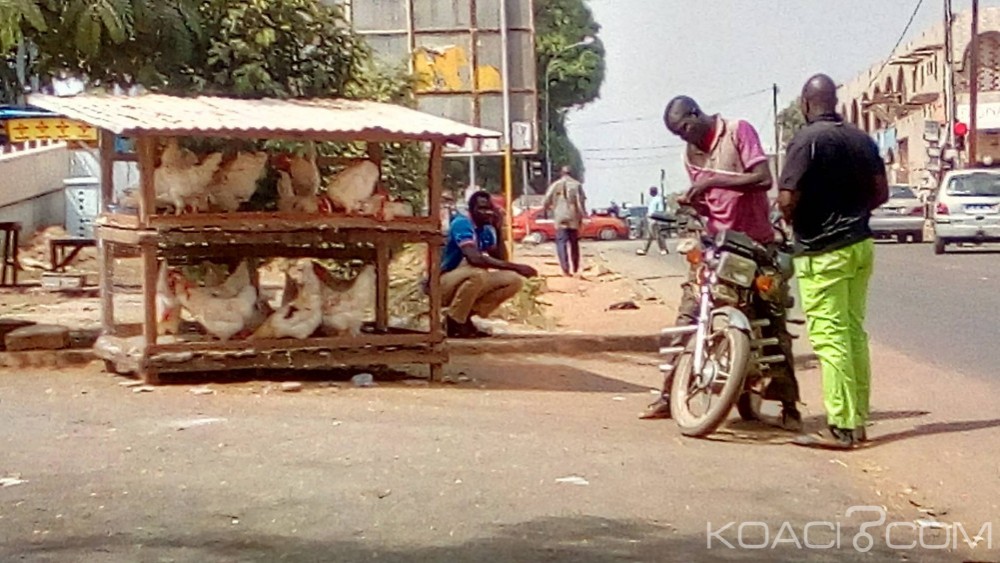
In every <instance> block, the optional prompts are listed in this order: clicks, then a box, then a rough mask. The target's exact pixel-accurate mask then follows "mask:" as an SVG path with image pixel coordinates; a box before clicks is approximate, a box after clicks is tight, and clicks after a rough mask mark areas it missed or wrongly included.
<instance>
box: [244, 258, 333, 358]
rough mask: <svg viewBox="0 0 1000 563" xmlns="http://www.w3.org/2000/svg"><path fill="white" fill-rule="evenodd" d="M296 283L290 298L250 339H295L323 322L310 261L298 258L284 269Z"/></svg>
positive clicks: (305, 334) (310, 332) (319, 298)
mask: <svg viewBox="0 0 1000 563" xmlns="http://www.w3.org/2000/svg"><path fill="white" fill-rule="evenodd" d="M288 275H289V276H290V277H291V278H292V279H293V280H294V281H295V282H296V284H297V285H298V292H297V294H296V296H295V298H294V299H292V300H290V301H288V302H287V303H285V304H284V305H282V306H281V307H279V308H278V310H277V311H275V312H274V313H273V314H272V315H271V316H270V317H268V318H267V320H266V321H264V324H262V325H261V326H260V327H259V328H258V329H257V330H256V331H254V333H253V336H251V337H250V338H251V339H252V340H260V339H265V338H298V339H299V340H303V339H306V338H309V337H310V336H312V334H313V333H314V332H316V329H318V328H319V326H320V324H321V323H322V322H323V303H322V291H321V287H320V281H319V278H318V277H317V276H316V272H315V270H314V269H313V267H312V261H310V260H299V261H298V262H296V263H295V264H294V265H293V266H292V267H291V269H290V271H289V272H288Z"/></svg>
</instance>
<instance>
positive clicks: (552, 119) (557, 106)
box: [535, 0, 605, 174]
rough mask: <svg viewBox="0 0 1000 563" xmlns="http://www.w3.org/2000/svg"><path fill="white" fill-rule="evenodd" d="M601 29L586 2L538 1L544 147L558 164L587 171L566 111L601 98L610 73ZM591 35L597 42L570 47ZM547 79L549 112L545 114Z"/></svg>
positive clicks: (541, 113)
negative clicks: (569, 132)
mask: <svg viewBox="0 0 1000 563" xmlns="http://www.w3.org/2000/svg"><path fill="white" fill-rule="evenodd" d="M600 29H601V27H600V25H598V24H597V22H596V21H594V16H593V14H592V13H591V11H590V8H589V7H588V6H587V4H586V2H585V1H584V0H536V1H535V33H536V37H535V51H536V58H537V61H538V91H539V95H540V100H539V123H540V129H541V139H542V146H543V149H544V147H545V146H546V144H548V145H549V147H550V153H551V156H552V164H553V165H554V166H559V165H563V164H569V165H570V166H573V167H574V168H575V169H576V170H578V171H580V173H581V174H582V173H583V160H582V158H581V157H580V153H579V151H577V149H576V147H574V146H573V143H572V142H571V141H570V140H569V137H568V135H567V133H566V115H567V113H568V111H569V110H570V109H573V108H579V107H582V106H584V105H586V104H588V103H590V102H592V101H594V100H596V99H597V98H598V97H599V96H600V91H601V85H602V84H603V83H604V76H605V63H604V46H603V45H602V44H601V42H600V40H599V39H598V33H599V32H600ZM588 37H591V38H593V42H592V43H591V44H589V45H586V46H578V47H572V48H571V47H570V46H571V45H574V44H576V43H579V42H582V41H584V40H585V39H586V38H588ZM546 71H548V72H546ZM546 74H547V76H546ZM546 81H547V82H548V91H549V98H550V102H549V105H550V106H551V107H550V114H549V115H545V90H546V88H545V87H546ZM547 123H548V124H549V127H548V128H547V127H546V124H547ZM549 128H551V139H550V138H549V134H548V131H547V129H549Z"/></svg>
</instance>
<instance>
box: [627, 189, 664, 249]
mask: <svg viewBox="0 0 1000 563" xmlns="http://www.w3.org/2000/svg"><path fill="white" fill-rule="evenodd" d="M665 210H666V206H665V205H664V203H663V198H662V197H660V190H659V188H657V187H656V186H653V187H651V188H649V207H647V208H646V246H645V247H643V248H640V249H638V250H636V251H635V253H636V254H638V255H639V256H645V255H646V254H648V253H649V247H650V246H653V241H654V240H655V241H656V244H657V245H658V246H659V247H660V254H663V255H666V254H669V253H670V251H669V250H667V239H666V236H665V235H666V233H664V232H663V227H662V226H660V224H659V223H657V222H656V221H654V220H653V215H662V214H663V213H664V211H665Z"/></svg>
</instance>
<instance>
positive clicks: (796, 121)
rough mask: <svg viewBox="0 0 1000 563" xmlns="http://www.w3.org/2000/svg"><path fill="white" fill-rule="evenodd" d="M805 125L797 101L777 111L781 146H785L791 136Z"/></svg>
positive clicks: (804, 119)
mask: <svg viewBox="0 0 1000 563" xmlns="http://www.w3.org/2000/svg"><path fill="white" fill-rule="evenodd" d="M805 126H806V117H805V116H804V115H802V109H801V108H799V103H798V101H795V102H792V103H791V104H789V105H788V107H786V108H785V109H783V110H781V111H780V112H778V129H779V131H781V146H782V148H785V147H787V146H788V143H790V142H791V140H792V137H794V136H795V134H796V133H798V132H799V130H800V129H802V128H803V127H805Z"/></svg>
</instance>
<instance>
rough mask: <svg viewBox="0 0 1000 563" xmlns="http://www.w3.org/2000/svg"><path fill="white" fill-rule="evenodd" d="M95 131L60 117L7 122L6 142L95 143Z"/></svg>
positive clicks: (84, 124)
mask: <svg viewBox="0 0 1000 563" xmlns="http://www.w3.org/2000/svg"><path fill="white" fill-rule="evenodd" d="M96 140H97V129H95V128H94V127H91V126H90V125H87V124H86V123H81V122H79V121H73V120H71V119H64V118H61V117H33V118H26V119H10V120H7V141H8V142H10V143H23V142H26V141H96Z"/></svg>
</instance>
